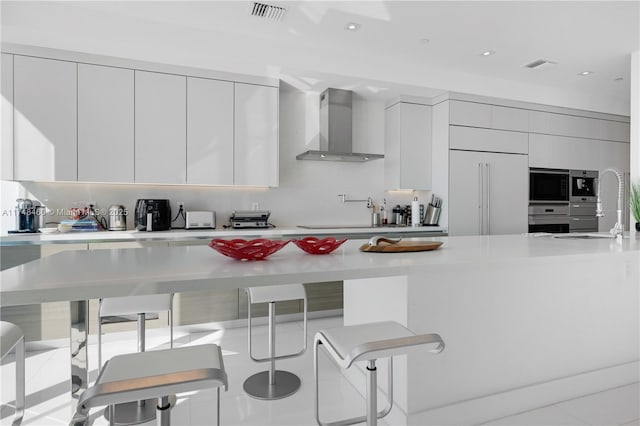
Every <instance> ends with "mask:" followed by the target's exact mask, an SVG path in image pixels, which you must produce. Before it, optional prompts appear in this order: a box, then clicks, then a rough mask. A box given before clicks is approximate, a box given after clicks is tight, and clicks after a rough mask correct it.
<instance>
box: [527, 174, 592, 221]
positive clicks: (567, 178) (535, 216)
mask: <svg viewBox="0 0 640 426" xmlns="http://www.w3.org/2000/svg"><path fill="white" fill-rule="evenodd" d="M597 184H598V172H597V171H592V170H567V169H539V168H531V169H529V232H550V233H562V232H597V231H598V218H597V217H596V203H595V202H596V193H595V191H596V187H597Z"/></svg>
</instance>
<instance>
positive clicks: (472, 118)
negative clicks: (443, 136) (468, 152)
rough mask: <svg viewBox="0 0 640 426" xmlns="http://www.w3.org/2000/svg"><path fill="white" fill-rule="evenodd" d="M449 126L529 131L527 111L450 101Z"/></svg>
mask: <svg viewBox="0 0 640 426" xmlns="http://www.w3.org/2000/svg"><path fill="white" fill-rule="evenodd" d="M450 124H455V125H458V126H469V127H483V128H486V129H498V130H515V131H519V132H528V131H529V111H528V110H525V109H520V108H511V107H504V106H499V105H489V104H484V103H478V102H466V101H456V100H452V101H451V102H450Z"/></svg>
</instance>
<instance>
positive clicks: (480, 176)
mask: <svg viewBox="0 0 640 426" xmlns="http://www.w3.org/2000/svg"><path fill="white" fill-rule="evenodd" d="M483 184H484V179H483V174H482V163H478V185H479V188H478V189H479V190H478V215H479V217H480V235H484V216H483V214H482V213H483V211H482V210H483V206H482V201H483V198H484V187H483Z"/></svg>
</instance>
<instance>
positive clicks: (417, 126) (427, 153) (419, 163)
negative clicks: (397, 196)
mask: <svg viewBox="0 0 640 426" xmlns="http://www.w3.org/2000/svg"><path fill="white" fill-rule="evenodd" d="M384 153H385V159H384V162H385V167H384V176H385V189H390V190H393V189H431V158H432V155H431V107H430V106H427V105H420V104H412V103H405V102H399V103H397V104H395V105H393V106H392V107H390V108H388V109H387V110H386V114H385V146H384Z"/></svg>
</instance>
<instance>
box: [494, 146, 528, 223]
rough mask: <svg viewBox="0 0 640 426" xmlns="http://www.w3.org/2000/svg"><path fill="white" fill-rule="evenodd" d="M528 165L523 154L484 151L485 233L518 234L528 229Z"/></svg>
mask: <svg viewBox="0 0 640 426" xmlns="http://www.w3.org/2000/svg"><path fill="white" fill-rule="evenodd" d="M528 183H529V166H528V159H527V156H526V155H518V154H498V153H492V152H488V153H486V155H485V188H486V189H485V194H484V195H485V209H486V217H487V228H486V229H485V234H489V235H499V234H520V233H523V232H527V229H528V205H529V184H528Z"/></svg>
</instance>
